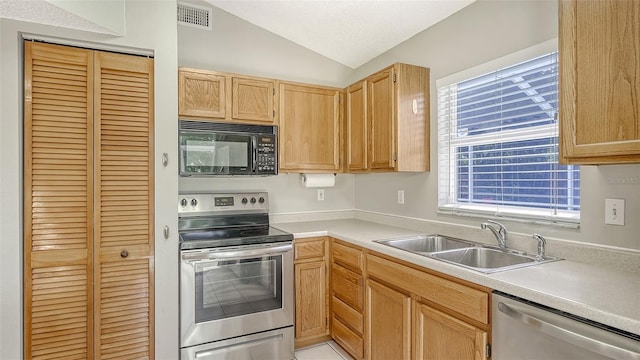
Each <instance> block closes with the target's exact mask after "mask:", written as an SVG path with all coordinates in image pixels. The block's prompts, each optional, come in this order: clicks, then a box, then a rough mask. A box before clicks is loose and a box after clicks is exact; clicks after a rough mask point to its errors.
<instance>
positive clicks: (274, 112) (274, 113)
mask: <svg viewBox="0 0 640 360" xmlns="http://www.w3.org/2000/svg"><path fill="white" fill-rule="evenodd" d="M273 118H274V119H275V118H276V111H275V110H273Z"/></svg>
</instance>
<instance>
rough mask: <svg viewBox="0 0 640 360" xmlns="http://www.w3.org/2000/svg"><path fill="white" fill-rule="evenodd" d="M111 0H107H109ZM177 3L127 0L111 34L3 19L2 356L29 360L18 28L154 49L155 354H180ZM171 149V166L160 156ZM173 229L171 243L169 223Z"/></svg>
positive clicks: (0, 108)
mask: <svg viewBox="0 0 640 360" xmlns="http://www.w3.org/2000/svg"><path fill="white" fill-rule="evenodd" d="M104 2H105V3H108V0H104ZM175 14H176V2H175V0H162V1H155V2H153V6H150V2H148V1H143V0H139V1H138V0H128V1H127V2H126V24H127V35H126V36H124V37H117V38H114V37H112V38H108V37H106V36H105V35H97V34H91V33H87V32H81V31H71V30H65V29H62V28H59V27H51V26H44V25H36V24H32V23H27V22H18V21H14V20H7V19H0V29H1V31H0V46H1V47H0V48H1V52H0V78H1V79H2V82H1V83H0V93H1V94H2V97H0V169H2V171H1V172H0V191H1V192H0V230H1V231H0V284H2V285H1V286H0V305H1V306H0V359H2V360H14V359H16V360H17V359H21V358H22V310H21V309H22V275H21V274H22V229H21V227H22V216H21V212H22V211H21V206H22V203H21V199H22V196H21V194H22V191H21V186H22V158H21V155H20V154H21V153H22V105H21V104H22V73H21V70H22V54H21V52H20V50H21V45H20V44H21V42H20V41H19V32H27V33H33V34H40V35H46V36H55V37H62V38H66V39H76V40H81V41H90V42H93V43H95V44H96V46H99V45H100V44H106V43H108V44H116V45H118V46H127V47H135V48H139V49H148V50H153V51H154V52H155V129H156V134H155V144H156V150H155V152H156V164H155V166H156V182H155V190H156V198H155V207H156V208H155V220H156V226H155V232H156V243H155V260H156V266H155V276H156V282H155V285H156V296H155V301H156V303H155V307H156V316H155V322H156V329H157V331H156V334H155V335H156V339H155V347H156V359H168V360H169V359H170V360H173V359H177V358H178V313H177V311H176V309H177V308H178V269H177V266H171V265H172V264H173V265H175V264H177V234H176V231H175V229H176V228H177V210H176V209H177V207H176V201H177V192H178V179H177V176H176V174H177V165H176V164H177V162H176V161H175V159H176V156H177V122H176V117H177V113H178V110H177V108H178V106H177V31H176V17H175V16H176V15H175ZM163 152H167V153H168V154H169V157H170V163H169V164H170V165H169V167H168V168H163V167H162V165H161V164H160V161H159V159H160V158H161V156H160V155H161V154H162V153H163ZM165 224H166V225H169V226H170V227H171V229H172V233H171V236H170V238H169V239H168V240H165V239H164V238H163V237H162V227H163V226H164V225H165Z"/></svg>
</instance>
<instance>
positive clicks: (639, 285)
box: [272, 219, 640, 335]
mask: <svg viewBox="0 0 640 360" xmlns="http://www.w3.org/2000/svg"><path fill="white" fill-rule="evenodd" d="M272 226H274V227H276V228H278V229H280V230H283V231H286V232H290V233H292V234H293V235H294V237H295V238H305V237H313V236H331V237H334V238H337V239H340V240H344V241H347V242H350V243H352V244H355V245H359V246H361V247H364V248H367V249H371V250H374V251H377V252H379V253H383V254H386V255H389V256H393V257H395V258H398V259H401V260H405V261H407V262H410V263H413V264H416V265H420V266H423V267H425V268H428V269H432V270H435V271H438V272H441V273H444V274H447V275H451V276H455V277H457V278H460V279H463V280H466V281H470V282H473V283H476V284H479V285H483V286H486V287H489V288H492V289H495V290H499V291H502V292H505V293H508V294H512V295H515V296H518V297H521V298H524V299H527V300H531V301H534V302H537V303H539V304H542V305H546V306H550V307H553V308H556V309H558V310H562V311H565V312H569V313H572V314H574V315H577V316H581V317H584V318H587V319H590V320H592V321H596V322H599V323H602V324H605V325H608V326H612V327H615V328H618V329H621V330H625V331H628V332H631V333H634V334H638V335H640V276H638V274H636V273H632V272H625V271H618V270H612V269H608V268H603V267H599V266H594V265H590V264H585V263H580V262H576V261H570V260H562V261H555V262H550V263H545V264H540V265H535V266H530V267H525V268H520V269H514V270H508V271H503V272H497V273H492V274H483V273H480V272H477V271H473V270H469V269H465V268H463V267H460V266H457V265H452V264H448V263H445V262H442V261H439V260H435V259H431V258H428V257H425V256H422V255H418V254H414V253H410V252H408V251H404V250H400V249H395V248H392V247H390V246H387V245H383V244H379V243H376V242H374V240H381V239H390V238H400V237H406V236H413V235H424V234H425V233H424V232H417V231H414V230H408V229H404V228H400V227H394V226H388V225H382V224H378V223H374V222H368V221H363V220H357V219H341V220H322V221H306V222H291V223H274V224H272Z"/></svg>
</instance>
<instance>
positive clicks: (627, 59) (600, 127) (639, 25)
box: [559, 0, 640, 164]
mask: <svg viewBox="0 0 640 360" xmlns="http://www.w3.org/2000/svg"><path fill="white" fill-rule="evenodd" d="M559 16H560V26H559V53H560V63H559V65H560V99H559V104H560V143H561V146H560V149H561V150H560V160H561V161H563V162H565V163H569V164H614V163H638V162H640V102H639V101H638V99H639V98H640V1H584V0H580V1H577V0H560V3H559Z"/></svg>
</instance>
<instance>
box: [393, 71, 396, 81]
mask: <svg viewBox="0 0 640 360" xmlns="http://www.w3.org/2000/svg"><path fill="white" fill-rule="evenodd" d="M393 82H396V73H393Z"/></svg>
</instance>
